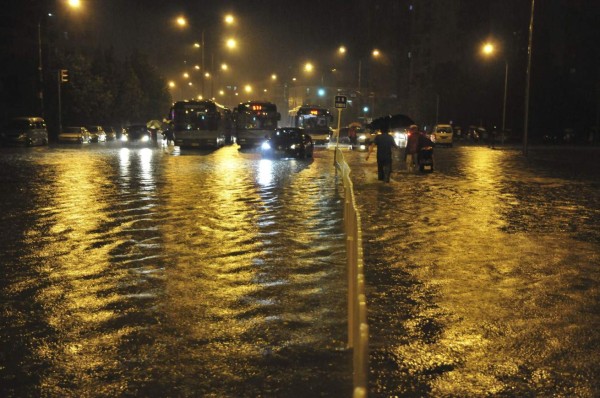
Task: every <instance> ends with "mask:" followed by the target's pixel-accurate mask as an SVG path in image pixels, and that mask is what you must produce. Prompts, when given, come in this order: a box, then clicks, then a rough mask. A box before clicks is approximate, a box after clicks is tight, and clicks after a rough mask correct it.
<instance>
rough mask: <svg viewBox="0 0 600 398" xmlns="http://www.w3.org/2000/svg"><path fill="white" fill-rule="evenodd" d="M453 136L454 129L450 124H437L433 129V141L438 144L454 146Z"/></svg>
mask: <svg viewBox="0 0 600 398" xmlns="http://www.w3.org/2000/svg"><path fill="white" fill-rule="evenodd" d="M453 136H454V131H453V129H452V126H451V125H450V124H436V125H435V126H434V127H433V130H432V131H431V141H433V142H434V144H435V145H436V146H438V145H447V146H452V144H453Z"/></svg>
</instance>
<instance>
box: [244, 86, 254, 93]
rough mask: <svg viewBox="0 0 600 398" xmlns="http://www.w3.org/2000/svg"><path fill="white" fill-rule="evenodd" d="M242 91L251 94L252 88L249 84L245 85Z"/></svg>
mask: <svg viewBox="0 0 600 398" xmlns="http://www.w3.org/2000/svg"><path fill="white" fill-rule="evenodd" d="M244 91H245V92H247V93H251V92H252V86H251V85H249V84H246V85H245V86H244Z"/></svg>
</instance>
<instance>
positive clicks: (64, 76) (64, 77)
mask: <svg viewBox="0 0 600 398" xmlns="http://www.w3.org/2000/svg"><path fill="white" fill-rule="evenodd" d="M60 81H61V82H62V83H67V82H68V81H69V70H68V69H61V70H60Z"/></svg>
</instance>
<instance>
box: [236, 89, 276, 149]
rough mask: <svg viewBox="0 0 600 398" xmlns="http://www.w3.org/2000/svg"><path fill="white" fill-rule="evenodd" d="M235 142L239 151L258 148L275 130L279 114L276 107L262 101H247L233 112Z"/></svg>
mask: <svg viewBox="0 0 600 398" xmlns="http://www.w3.org/2000/svg"><path fill="white" fill-rule="evenodd" d="M233 119H234V122H235V134H236V141H237V143H238V145H239V146H240V148H241V149H248V148H255V147H258V146H259V145H260V144H261V143H262V142H263V141H264V139H265V136H266V135H270V134H271V133H272V132H273V131H275V129H276V128H277V122H278V121H279V120H281V114H280V113H279V112H277V105H275V104H273V103H271V102H264V101H248V102H242V103H241V104H239V105H238V106H237V107H236V108H235V109H234V111H233Z"/></svg>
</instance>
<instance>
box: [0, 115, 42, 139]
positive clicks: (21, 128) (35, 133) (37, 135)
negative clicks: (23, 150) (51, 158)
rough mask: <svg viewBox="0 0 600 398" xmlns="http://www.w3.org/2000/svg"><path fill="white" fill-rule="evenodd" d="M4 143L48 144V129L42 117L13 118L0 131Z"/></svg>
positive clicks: (0, 137)
mask: <svg viewBox="0 0 600 398" xmlns="http://www.w3.org/2000/svg"><path fill="white" fill-rule="evenodd" d="M0 142H2V144H3V145H25V146H34V145H48V129H47V128H46V122H45V121H44V119H42V118H41V117H35V116H22V117H15V118H13V119H11V120H10V121H9V122H8V123H7V124H6V125H5V126H3V127H2V130H1V131H0Z"/></svg>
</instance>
